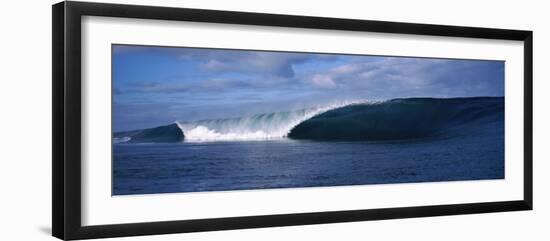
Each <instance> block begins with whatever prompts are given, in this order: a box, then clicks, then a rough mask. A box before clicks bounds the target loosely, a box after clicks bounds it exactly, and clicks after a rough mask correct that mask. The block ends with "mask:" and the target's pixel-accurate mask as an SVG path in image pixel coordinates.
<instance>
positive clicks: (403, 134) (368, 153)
mask: <svg viewBox="0 0 550 241" xmlns="http://www.w3.org/2000/svg"><path fill="white" fill-rule="evenodd" d="M502 178H504V98H503V97H482V98H453V99H434V98H410V99H394V100H389V101H384V102H372V103H344V104H339V105H331V106H325V107H316V108H311V109H305V110H298V111H289V112H281V113H265V114H258V115H252V116H247V117H242V118H231V119H219V120H203V121H196V122H176V123H174V124H170V125H166V126H160V127H155V128H150V129H144V130H135V131H127V132H117V133H114V135H113V182H112V183H113V190H112V194H113V195H128V194H153V193H177V192H203V191H228V190H251V189H269V188H297V187H326V186H344V185H369V184H392V183H415V182H439V181H462V180H487V179H502Z"/></svg>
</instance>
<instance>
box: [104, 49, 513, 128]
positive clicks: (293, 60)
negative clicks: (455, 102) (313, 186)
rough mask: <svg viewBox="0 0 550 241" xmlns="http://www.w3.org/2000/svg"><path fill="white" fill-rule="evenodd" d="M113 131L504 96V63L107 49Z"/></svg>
mask: <svg viewBox="0 0 550 241" xmlns="http://www.w3.org/2000/svg"><path fill="white" fill-rule="evenodd" d="M112 75H113V76H112V77H113V79H112V81H113V90H112V91H113V108H114V109H113V115H114V116H113V129H114V130H115V131H125V130H135V129H143V128H150V127H155V126H159V125H166V124H170V123H173V122H174V121H177V120H180V121H193V120H201V119H217V118H231V117H239V116H243V115H248V114H258V113H269V112H276V111H289V110H294V109H300V108H307V107H311V106H318V105H324V104H331V103H337V102H341V101H354V100H386V99H392V98H407V97H436V98H451V97H471V96H504V62H502V61H488V60H457V59H435V58H415V57H391V56H369V55H343V54H320V53H297V52H272V51H252V50H228V49H205V48H181V47H153V46H138V45H113V46H112Z"/></svg>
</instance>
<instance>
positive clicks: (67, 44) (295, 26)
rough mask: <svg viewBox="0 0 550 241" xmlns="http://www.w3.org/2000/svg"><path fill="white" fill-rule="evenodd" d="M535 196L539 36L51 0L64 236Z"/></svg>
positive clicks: (471, 208)
mask: <svg viewBox="0 0 550 241" xmlns="http://www.w3.org/2000/svg"><path fill="white" fill-rule="evenodd" d="M532 196H533V194H532V32H531V31H524V30H505V29H490V28H475V27H458V26H442V25H430V24H416V23H396V22H383V21H367V20H353V19H335V18H323V17H309V16H291V15H275V14H263V13H245V12H228V11H215V10H197V9H183V8H168V7H151V6H135V5H117V4H102V3H86V2H70V1H68V2H67V1H66V2H61V3H58V4H55V5H53V230H52V231H53V235H54V236H55V237H58V238H60V239H87V238H101V237H118V236H132V235H149V234H166V233H182V232H199V231H211V230H227V229H243V228H261V227H274V226H287V225H307V224H321V223H334V222H350V221H367V220H380V219H397V218H414V217H426V216H441V215H456V214H473V213H487V212H501V211H519V210H531V209H532ZM471 218H476V217H475V216H472V217H471Z"/></svg>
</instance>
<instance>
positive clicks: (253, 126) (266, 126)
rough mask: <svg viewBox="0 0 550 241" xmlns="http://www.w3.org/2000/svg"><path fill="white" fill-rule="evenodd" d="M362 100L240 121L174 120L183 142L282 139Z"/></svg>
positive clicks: (235, 119)
mask: <svg viewBox="0 0 550 241" xmlns="http://www.w3.org/2000/svg"><path fill="white" fill-rule="evenodd" d="M365 102H366V101H344V102H339V103H334V104H329V105H324V106H316V107H312V108H306V109H301V110H296V111H290V112H275V113H266V114H257V115H250V116H245V117H240V118H231V119H217V120H201V121H194V122H181V121H176V124H177V125H178V126H179V128H180V129H181V130H182V132H183V134H184V135H185V142H205V141H242V140H271V139H283V138H285V137H286V136H287V135H288V134H289V133H290V131H291V130H292V129H293V128H294V127H295V126H297V125H299V124H300V123H302V122H304V121H306V120H308V119H311V118H312V117H314V116H317V115H319V114H322V113H324V112H327V111H329V110H333V109H337V108H340V107H344V106H347V105H350V104H357V103H365Z"/></svg>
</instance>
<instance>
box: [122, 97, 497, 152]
mask: <svg viewBox="0 0 550 241" xmlns="http://www.w3.org/2000/svg"><path fill="white" fill-rule="evenodd" d="M503 122H504V98H503V97H473V98H450V99H436V98H408V99H393V100H388V101H382V102H367V101H350V102H342V103H336V104H331V105H326V106H318V107H314V108H307V109H302V110H296V111H289V112H275V113H264V114H257V115H250V116H244V117H240V118H228V119H215V120H201V121H193V122H183V121H176V122H175V123H174V124H171V125H167V126H160V127H155V128H150V129H144V130H136V131H129V132H119V133H115V135H114V138H116V140H115V139H114V141H115V142H116V143H119V142H124V141H126V142H130V143H137V142H181V141H185V142H204V141H244V140H272V139H283V138H292V139H308V140H400V139H412V138H425V137H434V136H442V135H446V134H449V133H451V132H453V133H460V132H461V131H466V130H465V129H464V128H470V129H475V128H477V129H483V128H487V126H483V125H484V124H487V123H497V124H498V125H499V126H503Z"/></svg>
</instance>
